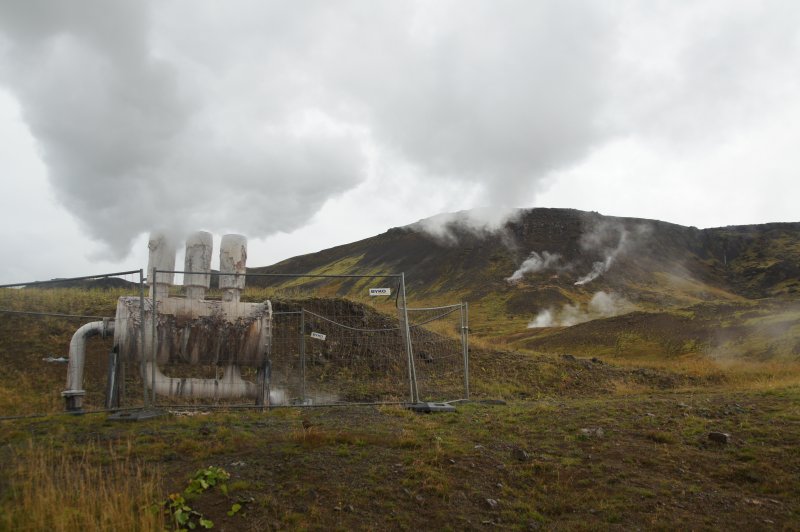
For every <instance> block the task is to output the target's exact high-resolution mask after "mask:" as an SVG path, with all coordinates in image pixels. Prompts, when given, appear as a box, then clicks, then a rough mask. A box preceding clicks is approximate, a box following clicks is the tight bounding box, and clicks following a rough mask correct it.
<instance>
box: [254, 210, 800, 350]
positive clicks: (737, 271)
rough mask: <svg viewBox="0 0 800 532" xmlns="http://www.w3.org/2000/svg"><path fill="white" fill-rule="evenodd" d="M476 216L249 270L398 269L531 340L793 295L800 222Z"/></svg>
mask: <svg viewBox="0 0 800 532" xmlns="http://www.w3.org/2000/svg"><path fill="white" fill-rule="evenodd" d="M474 219H475V214H474V213H471V212H469V211H465V212H460V213H456V214H452V215H443V216H440V217H435V218H432V219H427V220H422V221H420V222H418V223H416V224H412V225H409V226H406V227H399V228H393V229H390V230H389V231H387V232H386V233H384V234H381V235H377V236H375V237H372V238H367V239H365V240H361V241H359V242H354V243H351V244H347V245H343V246H338V247H334V248H331V249H327V250H323V251H320V252H318V253H312V254H309V255H303V256H299V257H294V258H291V259H288V260H285V261H283V262H280V263H278V264H275V265H273V266H269V267H265V268H256V269H254V270H253V271H256V272H263V273H298V272H305V273H336V274H342V273H392V272H405V275H406V279H407V285H408V292H409V298H410V300H411V301H412V302H414V301H439V300H443V299H450V300H453V299H463V300H467V301H469V302H470V303H471V305H472V309H473V314H472V316H473V320H472V325H473V328H474V330H475V331H476V332H477V333H478V334H483V335H486V336H494V337H497V336H508V337H509V338H511V337H512V336H513V335H517V336H513V337H514V338H517V339H518V340H519V334H520V333H521V334H522V336H524V337H525V342H526V343H525V345H526V346H527V347H530V348H536V347H537V345H536V342H535V341H534V342H531V337H533V338H536V337H541V336H547V335H549V334H551V333H553V332H558V333H559V334H560V335H561V337H563V335H564V334H565V333H564V330H563V328H564V327H571V326H573V325H577V324H579V323H585V322H588V321H594V320H602V319H610V318H613V317H615V316H619V315H621V314H626V313H629V312H634V311H645V312H647V313H650V314H652V313H664V312H666V313H673V314H674V313H675V312H684V314H686V312H688V311H682V310H681V309H686V308H689V307H695V310H696V309H697V308H700V307H702V306H703V305H714V304H717V303H728V304H732V305H728V306H726V307H724V308H726V309H732V308H739V307H737V306H736V305H742V304H746V303H748V302H752V301H758V300H764V299H769V300H770V301H771V303H770V306H769V308H770V309H771V310H770V312H776V308H783V306H785V305H790V306H792V308H793V302H794V301H796V300H800V223H772V224H763V225H749V226H728V227H721V228H712V229H697V228H695V227H685V226H681V225H676V224H671V223H667V222H661V221H657V220H646V219H639V218H620V217H611V216H603V215H601V214H598V213H595V212H584V211H578V210H572V209H525V210H518V211H516V212H515V213H514V214H512V215H511V216H510V217H509V218H508V220H507V221H506V222H505V223H504V224H502V225H500V226H499V227H497V228H496V229H487V228H485V227H480V226H479V224H476V223H475V222H474ZM280 282H283V281H281V280H276V281H266V280H265V279H264V278H255V279H252V280H248V284H259V283H262V284H264V283H266V284H270V283H273V284H275V283H280ZM347 290H348V286H347V285H343V286H342V288H341V291H342V292H345V293H346V292H347ZM776 302H777V303H776ZM781 302H782V303H781ZM784 303H785V305H783V304H784ZM698 305H699V306H700V307H698ZM781 305H783V306H781ZM751 311H752V309H751ZM731 312H732V314H731V318H732V319H733V318H735V317H736V315H737V313H736V312H733V311H731ZM691 313H692V314H694V313H695V311H691ZM739 314H741V312H739ZM613 323H617V322H613ZM620 323H623V322H620ZM675 323H678V321H676V322H675ZM612 328H613V327H612ZM706 336H707V335H706ZM704 337H705V336H704ZM655 343H656V344H658V341H656V342H655ZM701 343H702V342H701ZM566 344H567V345H569V342H566ZM559 345H563V342H561V343H560V344H559ZM672 350H673V351H674V350H675V349H674V348H672Z"/></svg>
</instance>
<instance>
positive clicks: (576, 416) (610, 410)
mask: <svg viewBox="0 0 800 532" xmlns="http://www.w3.org/2000/svg"><path fill="white" fill-rule="evenodd" d="M570 363H572V361H570ZM575 363H576V364H582V363H581V362H580V361H576V362H575ZM2 428H3V430H2V431H0V433H1V434H2V435H1V436H0V443H2V453H3V454H4V455H5V456H4V457H3V458H4V461H5V460H7V459H8V458H9V456H13V452H14V451H15V449H19V448H20V447H21V446H25V445H30V442H36V443H37V444H40V445H51V446H55V447H56V448H58V449H61V450H63V452H65V453H69V452H72V451H74V450H76V449H79V448H85V447H86V446H87V445H89V444H93V446H94V447H95V448H96V449H97V453H98V461H99V462H101V463H102V461H103V457H105V459H106V460H107V459H108V456H111V455H110V454H109V453H110V450H113V449H120V448H125V447H128V448H129V449H130V450H131V452H132V453H133V455H134V456H135V457H136V459H137V460H138V461H140V462H141V463H144V464H145V466H146V467H149V468H157V469H159V470H160V471H161V475H162V476H161V478H162V489H163V493H164V496H165V497H166V495H167V494H168V493H172V492H179V491H181V490H182V489H184V488H185V487H186V485H187V482H188V480H189V478H190V477H191V475H192V474H193V473H194V472H195V471H196V470H198V469H201V468H206V467H208V466H219V467H222V468H224V469H225V470H226V471H228V472H229V473H230V475H231V478H230V479H229V480H228V481H227V494H224V493H222V492H221V491H220V490H213V489H212V490H208V491H207V492H205V493H203V494H202V495H200V496H198V497H196V498H195V499H194V500H193V501H192V508H194V509H196V510H197V511H198V512H200V513H202V514H203V515H204V516H205V517H206V518H209V519H211V520H212V521H213V522H214V529H215V530H283V529H313V530H375V529H387V530H419V529H436V530H438V529H441V530H448V529H449V530H476V529H488V528H501V529H510V530H536V529H546V530H590V529H591V530H596V529H625V530H628V529H676V528H680V529H731V528H740V529H745V530H756V529H800V497H798V494H800V451H798V448H797V442H798V441H800V389H798V388H796V387H795V388H789V389H782V390H771V391H749V392H735V391H727V390H721V389H716V390H704V389H703V388H695V389H684V390H663V389H658V388H654V389H652V390H651V391H649V392H647V393H636V394H626V395H620V394H598V395H596V396H594V397H577V398H576V397H565V396H555V397H547V398H543V399H538V400H537V399H526V400H512V401H509V402H507V403H506V404H491V402H474V403H468V404H462V405H459V406H458V408H457V411H456V412H454V413H443V414H417V413H413V412H410V411H407V410H404V409H402V408H399V407H393V406H391V407H390V406H385V407H350V408H317V409H304V410H301V409H274V410H272V411H269V412H266V413H262V412H215V413H198V412H173V413H168V414H167V415H165V416H163V417H160V418H157V419H153V420H149V421H142V422H128V423H124V422H122V423H121V422H112V421H109V420H108V419H107V418H106V416H105V415H87V416H83V417H64V416H59V417H52V418H46V419H38V420H21V421H15V422H4V423H3V427H2ZM711 432H721V433H726V434H728V435H729V441H728V442H727V443H722V442H716V441H712V440H710V439H709V433H711ZM11 482H12V483H13V479H11ZM4 485H5V487H6V488H8V485H9V479H6V482H4ZM6 491H7V490H6ZM4 500H5V503H8V499H7V497H6V498H5V499H4ZM233 504H239V505H240V506H241V509H240V510H239V511H237V512H236V513H235V514H234V515H231V516H229V515H227V514H228V512H229V511H230V509H231V507H232V505H233Z"/></svg>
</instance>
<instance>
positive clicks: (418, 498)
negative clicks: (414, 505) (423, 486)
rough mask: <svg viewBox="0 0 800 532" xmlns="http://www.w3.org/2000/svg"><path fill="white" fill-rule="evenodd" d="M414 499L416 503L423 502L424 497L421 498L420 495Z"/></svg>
mask: <svg viewBox="0 0 800 532" xmlns="http://www.w3.org/2000/svg"><path fill="white" fill-rule="evenodd" d="M414 498H415V499H416V500H417V502H425V497H423V496H422V495H417V496H416V497H414Z"/></svg>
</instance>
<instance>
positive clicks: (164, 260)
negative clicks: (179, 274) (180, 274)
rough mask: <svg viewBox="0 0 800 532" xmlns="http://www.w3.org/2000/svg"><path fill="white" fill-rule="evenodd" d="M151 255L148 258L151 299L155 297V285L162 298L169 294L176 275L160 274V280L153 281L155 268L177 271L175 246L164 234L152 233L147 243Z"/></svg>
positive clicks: (148, 280)
mask: <svg viewBox="0 0 800 532" xmlns="http://www.w3.org/2000/svg"><path fill="white" fill-rule="evenodd" d="M147 247H148V248H150V253H149V255H148V257H147V284H148V285H150V297H153V285H154V284H155V285H156V290H157V293H158V295H159V296H160V297H165V296H167V295H168V294H169V287H170V286H172V285H173V284H174V282H175V274H174V273H159V274H158V279H151V277H152V276H153V268H157V269H159V270H168V271H173V270H175V245H174V244H173V243H172V242H170V240H169V239H168V238H167V236H166V235H165V234H164V233H151V234H150V241H149V242H148V243H147Z"/></svg>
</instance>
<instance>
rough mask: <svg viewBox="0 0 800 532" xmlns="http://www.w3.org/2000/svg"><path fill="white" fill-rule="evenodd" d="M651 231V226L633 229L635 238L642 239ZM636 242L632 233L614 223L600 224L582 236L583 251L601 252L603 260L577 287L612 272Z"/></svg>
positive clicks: (595, 265) (595, 263) (582, 278)
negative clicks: (613, 267)
mask: <svg viewBox="0 0 800 532" xmlns="http://www.w3.org/2000/svg"><path fill="white" fill-rule="evenodd" d="M649 231H650V227H649V226H647V225H638V226H636V227H635V228H634V229H633V232H634V235H633V236H636V237H640V236H643V235H645V234H647V233H648V232H649ZM634 240H635V239H632V238H631V231H629V230H628V229H627V228H625V227H624V226H623V225H622V224H619V223H614V222H602V223H599V224H597V225H596V226H595V227H593V228H592V230H591V231H589V232H588V233H584V234H583V236H581V249H582V250H583V251H584V252H589V253H591V252H599V253H600V254H602V256H603V259H602V260H599V261H595V262H594V263H593V264H592V269H591V271H590V272H589V273H587V274H586V275H584V276H583V277H581V278H580V279H578V280H577V281H575V285H576V286H582V285H585V284H586V283H590V282H592V281H594V280H595V279H597V278H598V277H600V276H601V275H603V274H604V273H606V272H607V271H608V270H610V269H611V266H613V265H614V262H616V260H617V258H618V257H619V256H620V255H623V254H625V253H626V252H628V251H629V250H630V249H631V247H632V246H633V244H634Z"/></svg>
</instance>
